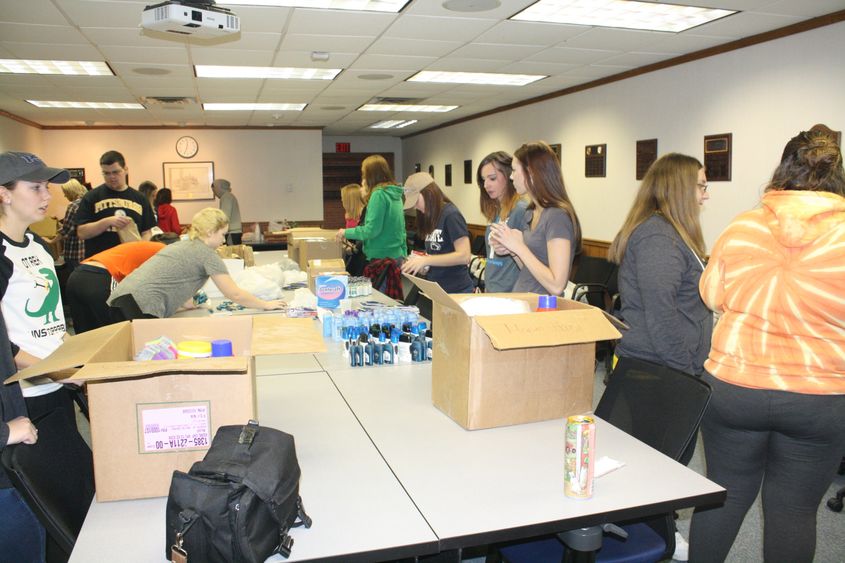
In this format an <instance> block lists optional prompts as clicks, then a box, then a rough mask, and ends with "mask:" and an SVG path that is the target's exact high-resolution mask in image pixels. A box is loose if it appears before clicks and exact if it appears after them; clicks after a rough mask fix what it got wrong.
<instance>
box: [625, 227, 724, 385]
mask: <svg viewBox="0 0 845 563" xmlns="http://www.w3.org/2000/svg"><path fill="white" fill-rule="evenodd" d="M703 271H704V268H703V267H702V264H701V262H700V261H699V260H698V258H697V257H696V256H695V254H694V253H693V251H692V250H691V249H690V248H689V247H688V246H687V245H686V244H685V243H684V241H683V239H681V237H680V235H679V234H678V233H677V231H675V229H674V228H673V227H672V225H670V224H669V222H668V221H666V220H665V219H664V218H663V217H662V216H661V215H657V214H655V215H653V216H652V217H650V218H649V219H647V220H646V221H645V222H643V223H642V224H641V225H640V226H639V227H637V228H636V229H634V232H633V233H632V234H631V238H630V239H629V240H628V246H627V247H626V249H625V255H624V257H623V259H622V265H621V266H620V268H619V293H620V297H621V299H622V317H623V319H624V321H625V323H627V324H628V326H629V327H630V328H629V329H628V330H626V331H625V332H624V334H623V335H622V340H621V341H620V342H619V344H618V345H617V347H616V354H617V355H618V356H619V357H631V358H638V359H641V360H647V361H651V362H654V363H657V364H661V365H665V366H669V367H671V368H674V369H677V370H680V371H682V372H685V373H690V374H693V375H700V374H701V373H702V371H703V370H704V360H706V359H707V354H708V353H709V352H710V338H711V336H712V332H713V315H712V313H711V312H710V310H709V309H708V308H707V307H706V306H705V305H704V302H703V301H702V300H701V296H700V295H699V292H698V282H699V279H700V278H701V274H702V272H703Z"/></svg>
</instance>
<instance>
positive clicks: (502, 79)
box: [408, 70, 546, 86]
mask: <svg viewBox="0 0 845 563" xmlns="http://www.w3.org/2000/svg"><path fill="white" fill-rule="evenodd" d="M543 78H546V76H545V75H543V74H495V73H492V72H441V71H436V70H423V71H420V72H418V73H416V74H415V75H414V76H412V77H411V78H409V79H408V82H437V83H442V84H487V85H491V84H492V85H496V86H525V85H526V84H531V83H532V82H536V81H538V80H541V79H543Z"/></svg>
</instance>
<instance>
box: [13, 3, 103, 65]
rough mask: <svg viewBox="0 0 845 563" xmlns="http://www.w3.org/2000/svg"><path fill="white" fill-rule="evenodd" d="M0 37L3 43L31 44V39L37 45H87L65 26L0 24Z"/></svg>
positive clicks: (73, 30) (58, 54)
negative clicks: (45, 43)
mask: <svg viewBox="0 0 845 563" xmlns="http://www.w3.org/2000/svg"><path fill="white" fill-rule="evenodd" d="M6 1H8V0H6ZM0 37H2V38H3V41H11V42H17V43H31V42H32V40H33V39H38V42H39V43H43V42H45V41H49V42H50V43H54V44H59V45H61V44H66V45H88V41H87V40H86V39H85V37H83V36H82V34H81V33H79V31H77V30H76V29H74V28H73V27H70V26H67V25H36V24H19V23H0ZM56 55H57V56H60V55H61V51H57V52H56ZM54 60H56V59H54ZM57 60H61V59H57Z"/></svg>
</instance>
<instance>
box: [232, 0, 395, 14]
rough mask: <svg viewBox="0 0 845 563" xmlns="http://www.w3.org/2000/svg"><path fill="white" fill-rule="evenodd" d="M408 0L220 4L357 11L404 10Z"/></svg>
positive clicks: (268, 0)
mask: <svg viewBox="0 0 845 563" xmlns="http://www.w3.org/2000/svg"><path fill="white" fill-rule="evenodd" d="M407 3H408V0H220V4H226V5H227V6H228V5H231V6H239V5H241V4H245V5H249V6H279V7H282V8H323V9H327V10H351V11H356V12H391V13H397V12H400V11H402V8H404V7H405V4H407Z"/></svg>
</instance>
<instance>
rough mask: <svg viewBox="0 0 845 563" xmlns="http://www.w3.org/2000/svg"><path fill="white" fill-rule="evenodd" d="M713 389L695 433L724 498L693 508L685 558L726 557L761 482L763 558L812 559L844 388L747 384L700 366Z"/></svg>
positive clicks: (843, 416)
mask: <svg viewBox="0 0 845 563" xmlns="http://www.w3.org/2000/svg"><path fill="white" fill-rule="evenodd" d="M702 379H703V380H704V381H706V382H707V383H709V384H710V386H711V387H712V388H713V397H712V399H711V401H710V406H709V408H708V409H707V413H706V414H705V415H704V420H703V421H702V423H701V435H702V438H703V439H704V456H705V459H706V461H707V478H708V479H710V480H712V481H715V482H716V483H718V484H719V485H721V486H723V487H725V489H727V491H728V497H727V500H726V501H725V504H724V505H722V506H720V507H716V508H701V509H697V510H696V512H695V514H694V515H693V517H692V523H691V527H690V540H689V544H690V559H689V560H690V562H693V563H711V562H714V563H718V562H721V561H724V560H725V558H726V557H727V555H728V552H729V551H730V549H731V546H732V545H733V542H734V539H735V538H736V534H737V532H738V531H739V528H740V526H741V524H742V521H743V520H744V519H745V514H746V512H748V509H749V507H750V506H751V504H752V503H753V502H754V499H755V498H756V497H757V493H758V492H759V491H760V489H761V488H762V500H763V520H764V530H763V555H764V558H765V560H766V561H767V562H769V563H775V562H784V563H810V562H811V561H812V560H813V555H814V553H815V549H816V511H817V510H818V508H819V503H820V502H821V500H822V497H823V496H824V493H825V492H826V491H827V488H828V487H829V486H830V483H831V481H832V480H833V475H834V473H835V472H836V468H837V467H839V461H840V460H841V459H842V454H843V453H845V395H808V394H801V393H790V392H787V391H774V390H767V389H749V388H747V387H740V386H738V385H732V384H730V383H726V382H724V381H721V380H719V379H716V378H715V377H713V376H712V375H710V374H709V373H706V372H705V373H704V374H703V376H702Z"/></svg>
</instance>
